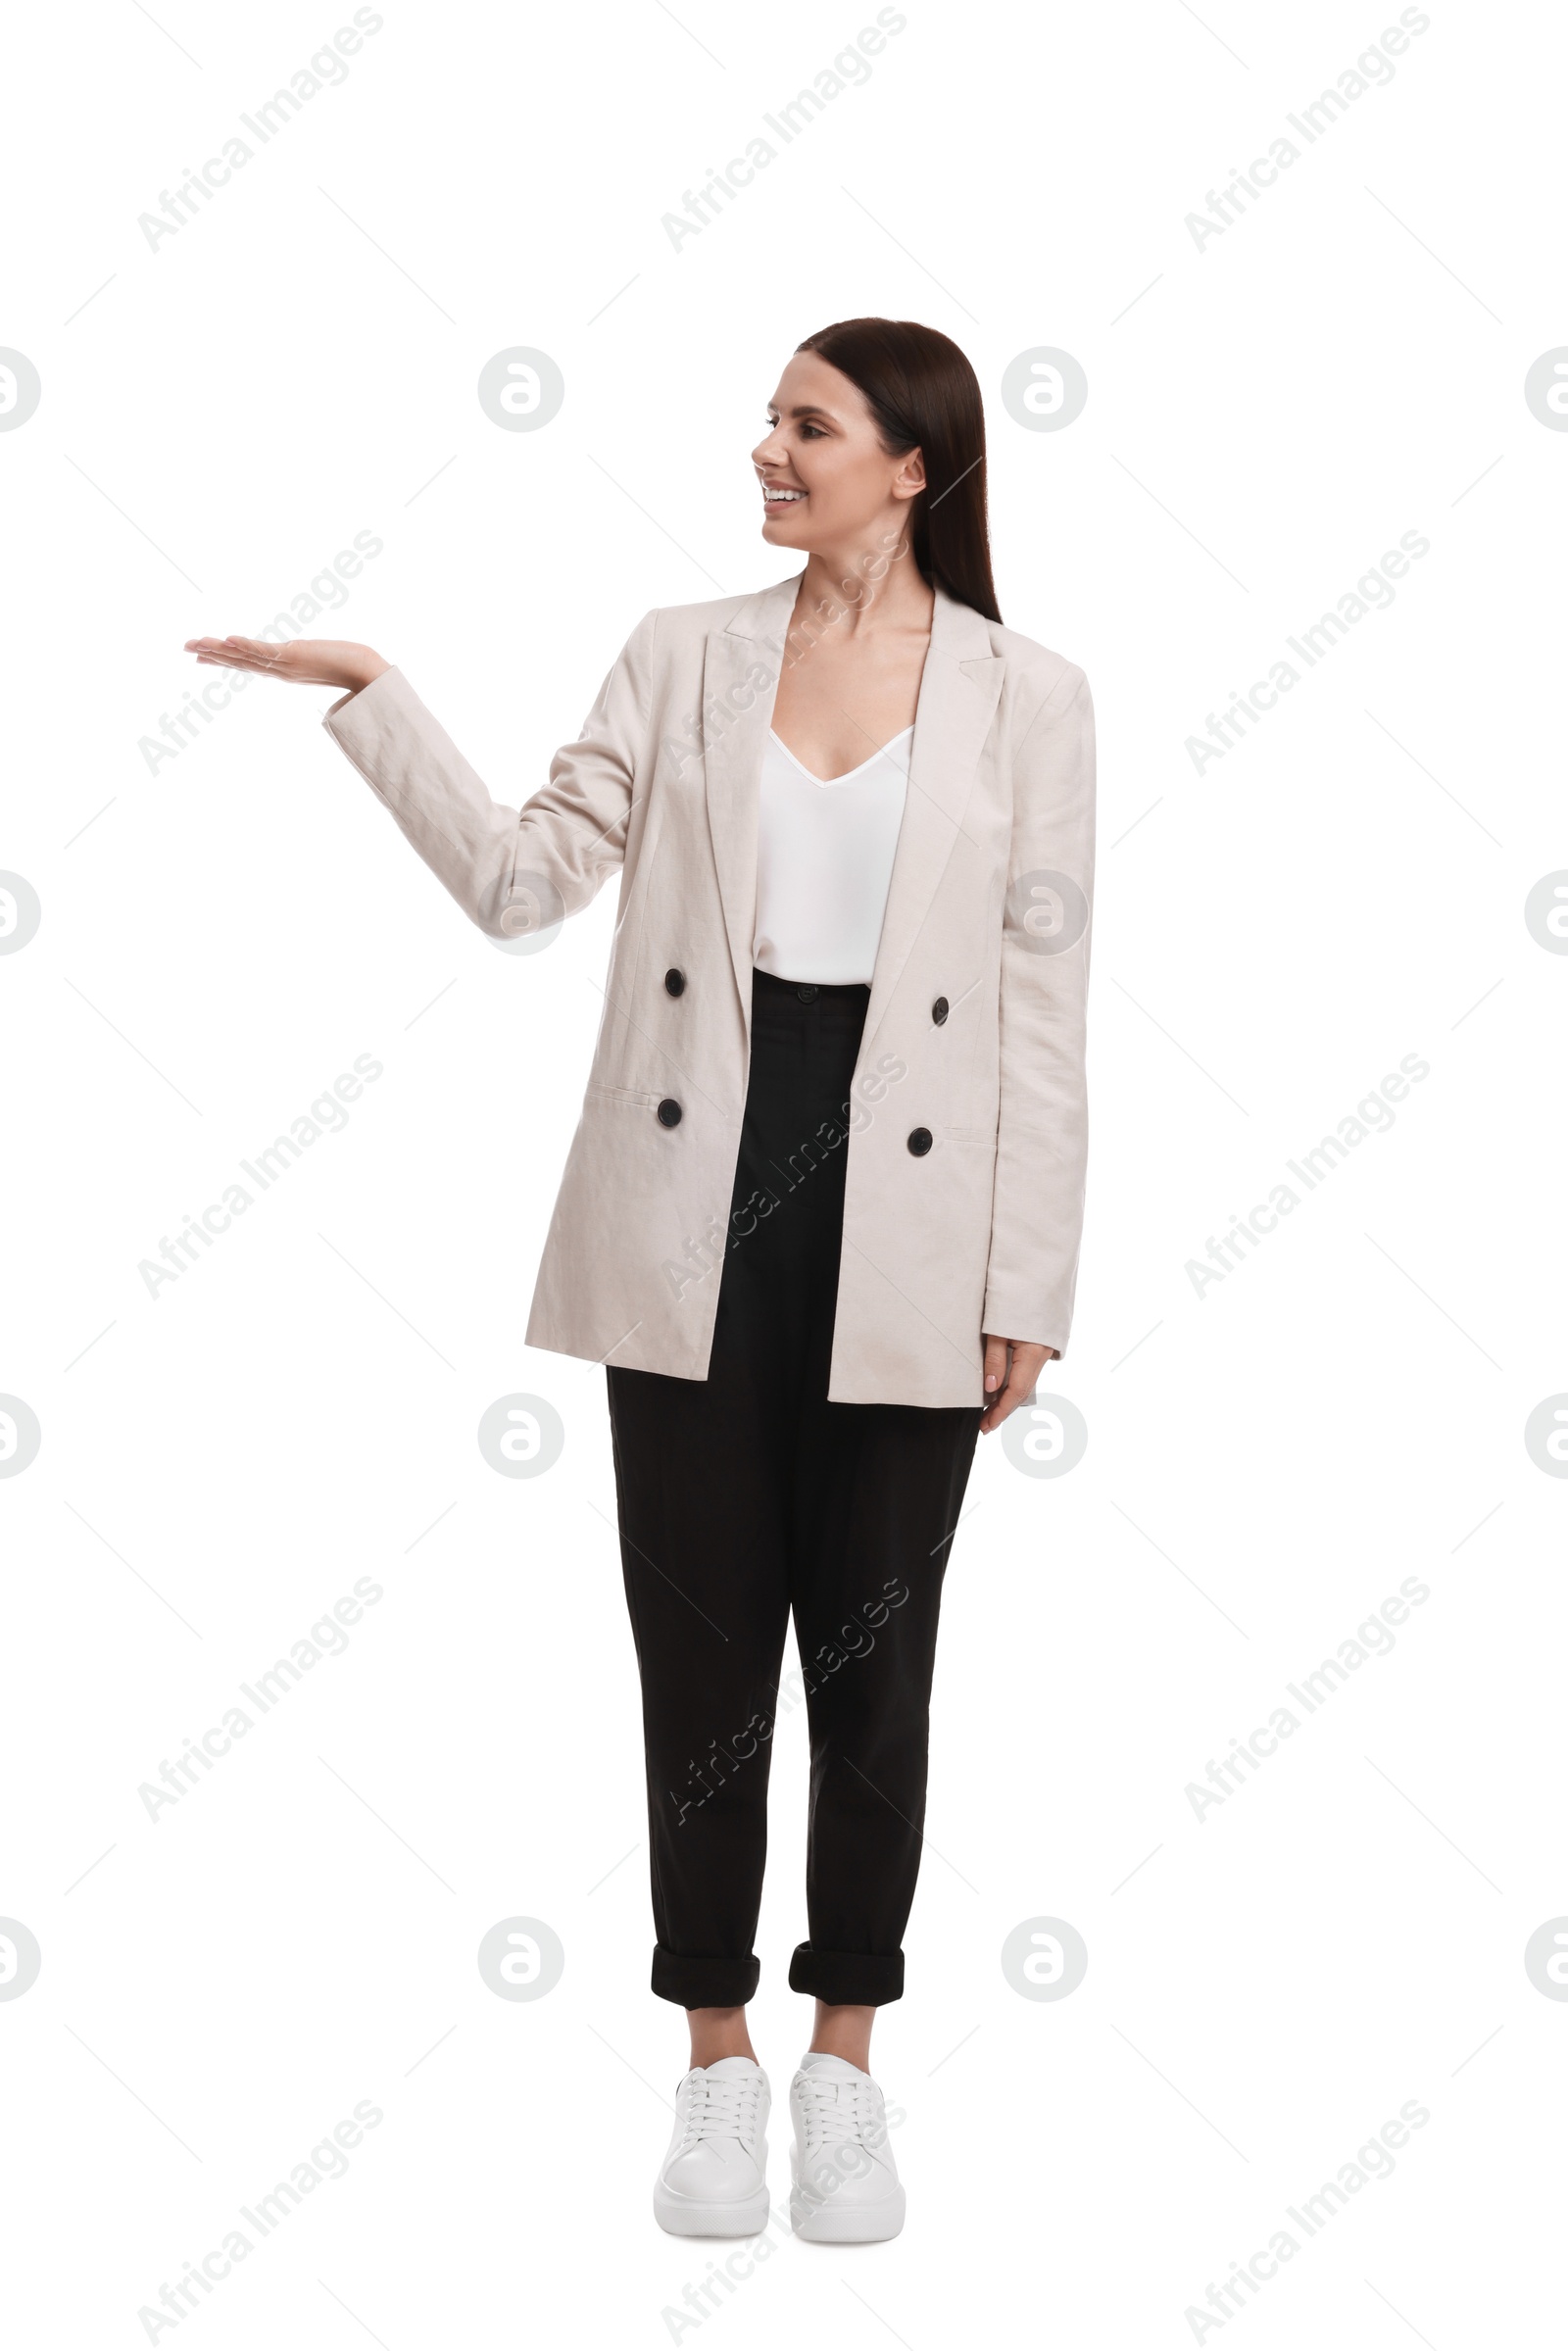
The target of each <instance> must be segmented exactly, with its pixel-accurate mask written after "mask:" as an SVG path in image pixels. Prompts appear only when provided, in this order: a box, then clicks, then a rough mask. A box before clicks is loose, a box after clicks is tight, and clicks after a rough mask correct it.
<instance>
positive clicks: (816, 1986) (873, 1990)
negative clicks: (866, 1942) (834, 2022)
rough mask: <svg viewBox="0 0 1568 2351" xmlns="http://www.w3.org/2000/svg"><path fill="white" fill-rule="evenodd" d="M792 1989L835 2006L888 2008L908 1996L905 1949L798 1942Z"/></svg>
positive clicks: (791, 1968) (795, 1951)
mask: <svg viewBox="0 0 1568 2351" xmlns="http://www.w3.org/2000/svg"><path fill="white" fill-rule="evenodd" d="M790 1989H791V1991H804V1992H809V1993H810V1994H811V1995H812V1997H813V1998H814V1999H818V2000H826V2001H827V2002H828V2003H829V2005H830V2006H832V2007H854V2008H884V2007H886V2005H887V2003H888V2002H889V2001H890V2000H902V1999H903V1997H904V1953H903V1952H902V1951H891V1952H887V1953H883V1952H880V1951H818V1950H816V1949H815V1948H813V1946H812V1945H811V1944H810V1943H797V1944H796V1946H795V1949H794V1951H793V1952H792V1953H791V1955H790Z"/></svg>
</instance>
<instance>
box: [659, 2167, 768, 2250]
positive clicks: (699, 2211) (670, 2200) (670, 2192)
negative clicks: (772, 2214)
mask: <svg viewBox="0 0 1568 2351" xmlns="http://www.w3.org/2000/svg"><path fill="white" fill-rule="evenodd" d="M654 2218H655V2220H656V2221H657V2222H658V2223H659V2226H660V2228H661V2229H667V2230H668V2232H669V2234H670V2235H671V2236H757V2235H758V2234H760V2231H761V2230H762V2229H765V2228H766V2226H767V2184H766V2182H765V2180H764V2182H763V2184H762V2185H761V2186H760V2188H759V2189H758V2191H757V2193H756V2195H754V2196H744V2197H737V2198H735V2199H734V2200H733V2201H726V2202H724V2203H722V2204H699V2203H698V2202H697V2201H696V2200H695V2199H694V2198H693V2197H691V2196H681V2195H677V2194H676V2192H675V2190H674V2189H673V2188H670V2187H666V2186H665V2185H664V2182H663V2181H662V2180H660V2181H659V2183H658V2185H657V2186H656V2187H655V2189H654Z"/></svg>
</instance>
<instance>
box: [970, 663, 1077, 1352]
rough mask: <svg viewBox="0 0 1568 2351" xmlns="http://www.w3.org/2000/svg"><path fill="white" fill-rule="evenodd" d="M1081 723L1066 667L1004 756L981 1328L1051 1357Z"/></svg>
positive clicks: (1070, 1283)
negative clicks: (1008, 794)
mask: <svg viewBox="0 0 1568 2351" xmlns="http://www.w3.org/2000/svg"><path fill="white" fill-rule="evenodd" d="M1094 860H1095V713H1094V705H1093V703H1092V701H1091V699H1090V694H1089V681H1088V679H1087V678H1086V677H1085V676H1084V673H1083V671H1082V670H1081V669H1077V668H1073V667H1070V666H1069V667H1068V669H1067V670H1066V671H1065V672H1064V674H1063V675H1062V676H1061V677H1060V678H1059V679H1058V680H1057V682H1056V684H1055V686H1054V688H1053V689H1052V691H1051V692H1050V693H1049V694H1048V695H1047V697H1046V699H1045V702H1044V703H1043V704H1042V706H1041V708H1040V710H1038V711H1037V712H1036V715H1035V718H1034V720H1033V723H1032V724H1031V725H1030V727H1029V729H1028V731H1027V733H1026V734H1025V736H1024V738H1023V741H1022V743H1021V744H1020V745H1019V747H1018V749H1017V751H1016V752H1015V754H1014V757H1013V823H1012V842H1011V851H1010V856H1009V859H1008V870H1007V896H1006V904H1005V913H1004V919H1003V937H1002V993H1001V1018H1002V1039H1001V1101H1000V1107H999V1111H998V1121H997V1172H996V1189H995V1192H994V1194H993V1198H992V1210H991V1253H990V1259H989V1262H988V1266H987V1271H986V1299H985V1312H984V1316H983V1320H982V1324H981V1328H982V1329H983V1330H985V1331H986V1332H988V1333H991V1334H992V1335H994V1336H1000V1337H1002V1338H1005V1339H1012V1340H1018V1341H1032V1342H1034V1343H1035V1344H1036V1345H1039V1346H1042V1347H1054V1348H1056V1350H1057V1352H1058V1353H1061V1352H1064V1351H1065V1349H1066V1345H1067V1334H1068V1330H1069V1328H1070V1327H1071V1323H1072V1305H1073V1293H1074V1290H1075V1288H1076V1286H1077V1279H1078V1249H1079V1242H1080V1239H1081V1236H1082V1231H1083V1213H1084V1174H1085V1168H1086V1164H1087V1160H1088V1146H1089V1125H1088V1101H1087V1091H1086V1086H1085V1076H1084V1046H1085V1012H1086V1005H1087V999H1088V993H1089V929H1090V908H1091V905H1092V902H1093V896H1094Z"/></svg>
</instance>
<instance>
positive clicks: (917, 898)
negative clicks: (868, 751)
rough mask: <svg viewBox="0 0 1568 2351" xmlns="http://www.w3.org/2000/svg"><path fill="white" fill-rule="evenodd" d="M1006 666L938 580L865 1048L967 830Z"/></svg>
mask: <svg viewBox="0 0 1568 2351" xmlns="http://www.w3.org/2000/svg"><path fill="white" fill-rule="evenodd" d="M1005 667H1006V663H1005V661H1003V660H1002V658H1001V656H1000V655H998V654H993V652H992V650H991V639H990V636H989V635H988V633H987V624H986V622H985V620H984V618H983V617H982V615H981V614H980V613H979V612H976V611H975V610H974V608H973V606H972V605H967V604H958V603H957V602H956V600H955V599H954V598H953V597H951V596H949V595H947V594H946V593H945V592H944V591H943V590H942V589H941V588H938V589H937V591H936V609H935V611H934V612H933V613H932V615H931V645H930V649H929V651H928V652H927V654H926V658H925V668H924V670H923V671H922V673H921V677H920V692H919V695H918V697H917V699H916V701H915V706H914V742H913V745H912V747H911V750H910V757H909V788H908V791H907V794H906V795H905V802H904V821H903V823H902V824H901V825H900V827H899V843H898V848H897V850H896V851H895V853H894V857H893V877H892V880H891V881H890V882H889V884H888V903H887V908H886V911H885V912H884V914H883V916H882V935H881V938H880V939H879V940H878V942H877V951H876V962H875V965H874V966H873V968H872V973H871V1001H870V1003H869V1004H867V1006H866V1009H865V1026H864V1029H863V1030H862V1031H861V1040H860V1051H861V1053H862V1055H863V1054H864V1053H865V1052H866V1051H867V1050H868V1048H869V1047H870V1045H871V1042H872V1040H873V1039H874V1037H875V1035H876V1032H877V1028H878V1026H879V1024H880V1022H881V1020H882V1016H883V1014H884V1013H885V1012H886V1010H887V1007H888V1000H889V998H890V997H891V996H892V994H893V990H894V988H895V986H896V985H897V983H898V978H899V974H900V973H901V972H902V971H903V969H904V966H905V963H906V962H907V959H908V955H909V950H910V948H911V947H913V945H914V942H915V939H916V936H917V935H918V933H919V929H920V925H921V923H922V922H924V920H925V917H926V912H927V909H928V908H929V906H930V904H931V901H932V899H933V898H934V897H935V895H936V887H937V884H938V882H939V881H940V880H941V879H942V872H943V868H944V866H945V865H946V864H947V861H948V858H949V857H950V856H951V855H952V852H953V845H954V842H955V841H956V839H957V837H958V834H959V833H960V832H961V831H962V829H963V812H964V809H965V808H966V807H967V805H968V801H969V795H970V793H971V792H972V791H973V789H974V779H975V770H976V769H977V767H978V766H979V763H980V753H981V749H982V747H983V746H984V743H985V739H986V736H987V735H988V734H989V732H990V730H991V721H992V717H993V715H994V714H995V711H996V707H997V698H998V696H999V695H1000V694H1001V692H1002V674H1003V671H1004V670H1005Z"/></svg>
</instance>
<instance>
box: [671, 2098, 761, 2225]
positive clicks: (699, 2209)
mask: <svg viewBox="0 0 1568 2351" xmlns="http://www.w3.org/2000/svg"><path fill="white" fill-rule="evenodd" d="M770 2103H771V2093H770V2091H769V2089H768V2086H767V2076H766V2075H765V2074H764V2073H763V2071H762V2069H761V2067H760V2065H759V2064H758V2062H757V2060H756V2058H755V2057H721V2058H719V2059H718V2061H717V2063H716V2064H714V2065H710V2066H700V2065H699V2066H693V2068H692V2070H691V2072H690V2073H689V2074H688V2075H687V2076H686V2077H685V2079H684V2081H683V2082H681V2083H680V2086H679V2088H678V2089H677V2090H676V2092H675V2134H674V2136H673V2138H672V2139H671V2140H670V2142H669V2153H668V2154H667V2155H666V2156H665V2158H664V2162H663V2167H662V2170H661V2172H660V2175H659V2178H658V2180H656V2182H655V2184H654V2218H655V2220H656V2221H657V2222H658V2223H659V2226H660V2228H661V2229H668V2230H669V2233H670V2235H671V2236H755V2235H756V2234H757V2232H758V2230H759V2229H761V2228H762V2227H763V2226H764V2225H765V2223H766V2220H767V2115H768V2107H769V2105H770Z"/></svg>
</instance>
